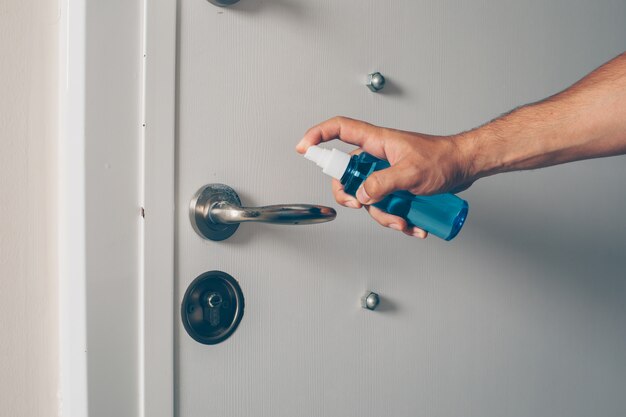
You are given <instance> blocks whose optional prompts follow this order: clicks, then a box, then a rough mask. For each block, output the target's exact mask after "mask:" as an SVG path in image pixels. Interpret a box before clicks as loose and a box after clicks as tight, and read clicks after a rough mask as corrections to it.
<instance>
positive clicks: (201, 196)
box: [189, 184, 337, 240]
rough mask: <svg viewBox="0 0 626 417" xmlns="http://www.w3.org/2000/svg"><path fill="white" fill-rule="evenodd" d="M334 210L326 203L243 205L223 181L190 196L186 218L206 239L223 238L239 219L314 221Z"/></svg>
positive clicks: (324, 218) (323, 219)
mask: <svg viewBox="0 0 626 417" xmlns="http://www.w3.org/2000/svg"><path fill="white" fill-rule="evenodd" d="M336 216H337V212H336V211H335V210H334V209H332V208H330V207H326V206H318V205H311V204H284V205H274V206H264V207H243V206H242V204H241V200H240V199H239V196H238V195H237V193H236V192H235V190H233V189H232V188H231V187H229V186H227V185H224V184H209V185H206V186H204V187H202V188H201V189H200V190H198V192H197V193H196V194H195V195H194V196H193V198H192V199H191V203H190V205H189V218H190V220H191V225H192V226H193V228H194V230H195V231H196V232H197V233H198V234H199V235H200V236H201V237H203V238H205V239H209V240H224V239H227V238H229V237H230V236H232V235H233V233H235V231H236V230H237V228H238V227H239V224H240V223H244V222H263V223H274V224H316V223H324V222H329V221H331V220H334V219H335V217H336Z"/></svg>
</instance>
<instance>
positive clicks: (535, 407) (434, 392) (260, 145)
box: [175, 0, 626, 417]
mask: <svg viewBox="0 0 626 417" xmlns="http://www.w3.org/2000/svg"><path fill="white" fill-rule="evenodd" d="M625 18H626V3H624V2H623V1H609V0H606V1H597V0H593V1H592V0H586V1H585V0H577V1H572V0H556V1H551V2H545V1H539V0H528V1H501V0H485V1H481V2H452V1H427V0H398V1H393V2H387V1H376V0H343V1H329V0H241V1H240V2H239V3H238V4H236V5H234V6H230V7H224V8H220V7H216V6H215V5H213V4H211V3H209V2H207V1H205V0H182V1H179V21H178V25H179V27H178V61H177V71H178V85H177V100H178V118H177V156H176V158H177V159H176V161H177V162H176V164H177V168H176V170H177V183H176V195H177V223H176V291H177V294H176V300H177V304H178V305H180V304H181V303H182V302H183V301H182V300H183V296H184V295H185V293H186V291H187V289H188V288H189V286H190V284H191V283H192V282H193V281H194V279H196V277H198V276H200V275H201V274H203V273H205V272H207V271H222V272H224V273H226V274H228V275H230V276H232V277H233V278H234V279H235V280H236V282H237V283H238V284H239V286H240V287H241V292H242V295H243V298H244V299H245V309H244V314H243V317H242V319H241V322H240V323H239V326H238V327H237V329H236V330H235V331H234V332H233V333H232V334H231V335H230V337H228V338H227V339H226V340H224V341H222V342H221V343H217V344H212V345H207V344H202V343H198V342H197V341H196V340H194V339H193V338H192V337H190V335H189V334H188V332H187V330H186V328H185V327H184V326H183V325H182V322H181V316H180V315H178V312H177V316H176V317H177V318H176V347H175V350H176V355H175V358H176V359H175V363H176V392H175V397H176V408H177V414H178V415H179V416H181V417H197V416H224V417H235V416H259V417H270V416H271V417H277V416H281V417H288V416H289V417H292V416H328V417H331V416H372V417H373V416H462V415H479V416H503V415H507V416H530V415H550V416H570V417H571V416H589V415H604V416H609V415H620V414H622V413H623V410H624V409H626V330H625V329H626V326H625V323H626V278H625V276H626V273H625V272H624V271H625V270H626V258H625V257H624V252H625V250H626V226H625V224H624V222H623V213H624V212H626V198H624V194H623V189H624V185H623V184H624V182H625V181H626V164H624V159H623V158H613V159H608V160H602V161H587V162H580V163H576V164H572V165H569V166H562V167H556V168H550V169H546V170H542V171H537V172H527V173H519V174H507V175H501V176H499V177H495V178H489V179H485V180H481V181H479V182H478V183H477V184H475V185H474V186H473V187H472V188H471V189H470V190H468V191H467V192H465V193H463V195H462V197H463V198H465V199H467V200H468V201H469V204H470V212H469V217H468V221H467V223H466V226H465V227H464V230H463V231H462V232H461V233H460V235H459V236H458V238H457V239H455V240H454V241H452V242H444V241H442V240H439V239H437V238H435V237H431V238H429V239H427V240H426V241H421V240H418V239H413V238H408V237H406V236H404V235H402V234H400V233H397V232H393V231H391V230H387V229H383V228H382V227H380V226H378V225H377V224H376V223H374V222H373V221H372V220H371V219H369V218H368V215H367V213H366V212H365V211H364V210H352V209H348V208H343V207H339V206H337V204H336V203H335V202H334V200H333V198H332V195H331V191H330V181H329V179H328V177H326V176H324V175H323V174H322V173H321V172H320V171H319V169H318V168H317V167H316V166H315V165H314V164H311V163H310V162H308V161H305V160H304V159H303V158H302V157H301V156H299V155H298V154H296V153H295V151H294V146H295V144H296V143H297V142H298V140H299V139H300V138H301V137H302V135H303V133H304V132H305V130H306V129H307V128H308V127H310V126H312V125H313V124H316V123H318V122H320V121H322V120H325V119H327V118H329V117H332V116H334V115H345V116H349V117H354V118H358V119H363V120H367V121H369V122H371V123H375V124H380V125H385V126H390V127H395V128H399V129H405V130H414V131H421V132H425V133H433V134H446V133H455V132H459V131H462V130H465V129H469V128H472V127H474V126H476V125H478V124H481V123H483V122H486V121H488V120H489V119H491V118H493V117H495V116H497V115H499V114H501V113H502V112H505V111H507V110H510V109H511V108H513V107H515V106H517V105H520V104H523V103H527V102H531V101H534V100H538V99H541V98H543V97H545V96H547V95H550V94H553V93H555V92H557V91H559V90H560V89H563V88H565V87H567V86H568V85H569V84H571V83H572V82H574V81H576V80H577V79H578V78H580V77H582V76H583V75H584V74H585V73H587V72H588V71H590V70H592V69H593V68H594V67H596V66H598V65H599V64H601V63H602V62H604V61H606V60H608V59H609V58H611V57H612V56H614V55H616V54H617V53H619V52H621V51H622V50H623V48H624V42H623V39H625V38H626V25H624V20H625ZM374 71H379V72H381V73H382V74H383V75H384V76H385V77H386V79H387V84H386V86H385V87H384V89H383V90H381V91H380V92H378V93H374V92H372V91H370V90H369V89H368V88H367V87H366V86H365V78H366V76H367V74H369V73H372V72H374ZM332 146H337V147H339V148H341V149H344V150H347V149H350V148H349V147H347V146H343V145H342V144H339V143H333V144H332ZM214 183H219V184H226V185H228V186H230V187H232V188H233V189H234V190H235V191H236V192H237V193H238V195H239V197H240V199H241V201H242V203H243V204H244V205H246V206H262V205H268V204H281V203H306V204H320V205H324V206H330V207H334V208H335V209H336V210H337V213H338V214H337V218H336V220H334V221H332V222H327V223H321V224H316V225H306V226H305V225H298V226H293V225H291V226H288V225H270V224H259V223H246V224H242V225H241V226H240V227H239V229H238V230H237V231H236V232H235V233H234V235H232V236H231V237H229V238H228V239H225V240H222V241H210V240H205V239H202V238H201V237H200V236H199V235H198V234H197V233H196V231H195V230H194V228H193V227H192V225H191V223H190V219H189V214H188V211H189V209H188V207H189V202H190V200H191V198H192V196H193V195H194V193H196V191H197V190H198V189H200V188H201V187H202V186H204V185H206V184H214ZM369 291H373V292H375V293H377V294H379V296H380V300H381V302H380V305H379V306H378V308H377V309H376V310H373V311H372V310H367V309H364V308H362V306H361V297H362V296H363V295H364V294H366V293H367V292H369ZM183 310H184V306H183ZM207 320H210V317H209V318H208V319H207Z"/></svg>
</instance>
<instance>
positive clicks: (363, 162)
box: [304, 146, 469, 240]
mask: <svg viewBox="0 0 626 417" xmlns="http://www.w3.org/2000/svg"><path fill="white" fill-rule="evenodd" d="M304 157H305V158H306V159H308V160H311V161H313V162H315V163H316V164H317V165H318V166H319V167H321V168H322V172H323V173H325V174H327V175H330V176H331V177H333V178H336V179H338V180H339V181H341V184H342V185H343V187H344V191H345V192H346V193H348V194H350V195H353V196H354V195H356V191H357V189H358V188H359V186H360V185H361V184H362V183H363V181H365V179H366V178H367V177H368V176H369V175H370V174H371V173H372V172H374V171H379V170H381V169H385V168H388V167H389V166H390V165H389V162H387V161H384V160H382V159H378V158H376V157H374V156H372V155H370V154H368V153H365V152H363V153H360V154H358V155H352V156H350V155H348V154H347V153H345V152H341V151H339V150H337V149H332V150H329V149H324V148H321V147H319V146H311V147H309V149H308V150H307V151H306V154H305V155H304ZM373 205H374V206H375V207H377V208H379V209H381V210H383V211H385V212H387V213H389V214H393V215H395V216H399V217H402V218H404V219H405V220H406V221H407V222H408V223H409V225H411V226H417V227H419V228H420V229H423V230H426V231H427V232H429V233H430V234H433V235H435V236H438V237H440V238H441V239H444V240H452V239H453V238H454V237H455V236H456V235H457V234H458V233H459V231H460V230H461V228H462V227H463V223H465V218H466V217H467V211H468V209H469V206H468V204H467V201H465V200H463V199H461V198H459V197H457V196H456V195H454V194H449V193H447V194H435V195H429V196H416V195H413V194H411V193H409V192H408V191H396V192H394V193H392V194H390V195H388V196H386V197H385V198H384V199H382V200H381V201H379V202H378V203H375V204H373Z"/></svg>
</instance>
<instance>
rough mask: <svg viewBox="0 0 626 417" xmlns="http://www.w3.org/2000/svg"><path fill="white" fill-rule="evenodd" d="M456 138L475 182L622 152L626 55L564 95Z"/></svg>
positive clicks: (625, 145)
mask: <svg viewBox="0 0 626 417" xmlns="http://www.w3.org/2000/svg"><path fill="white" fill-rule="evenodd" d="M459 139H460V141H459V143H460V144H461V148H462V149H463V152H464V153H465V154H466V155H467V159H468V161H469V162H468V168H467V169H468V171H469V175H470V176H471V177H473V178H475V179H477V178H481V177H485V176H488V175H492V174H496V173H499V172H506V171H514V170H524V169H534V168H540V167H545V166H549V165H556V164H561V163H565V162H570V161H576V160H581V159H589V158H598V157H603V156H610V155H619V154H624V153H626V53H625V54H622V55H620V56H619V57H617V58H615V59H613V60H612V61H610V62H608V63H607V64H605V65H603V66H602V67H600V68H598V69H597V70H595V71H594V72H592V73H591V74H589V75H588V76H586V77H585V78H583V79H582V80H580V81H579V82H577V83H576V84H574V85H573V86H571V87H570V88H568V89H567V90H565V91H563V92H562V93H559V94H557V95H555V96H553V97H550V98H549V99H546V100H544V101H541V102H539V103H535V104H531V105H528V106H524V107H521V108H519V109H516V110H514V111H513V112H511V113H509V114H507V115H505V116H502V117H500V118H498V119H496V120H494V121H492V122H490V123H488V124H486V125H484V126H481V127H479V128H477V129H474V130H472V131H469V132H466V133H463V134H461V135H460V138H459Z"/></svg>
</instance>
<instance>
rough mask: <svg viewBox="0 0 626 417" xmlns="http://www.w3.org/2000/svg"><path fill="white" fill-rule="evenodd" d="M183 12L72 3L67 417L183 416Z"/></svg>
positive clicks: (115, 2) (65, 245)
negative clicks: (179, 105)
mask: <svg viewBox="0 0 626 417" xmlns="http://www.w3.org/2000/svg"><path fill="white" fill-rule="evenodd" d="M176 4H177V2H176V0H141V1H138V2H128V1H127V0H110V1H106V2H88V1H87V0H63V1H62V2H61V4H60V24H59V58H60V59H59V65H60V68H59V147H58V155H57V157H58V164H59V171H58V187H59V188H58V193H59V194H58V196H59V197H58V199H59V207H58V213H59V214H58V225H59V240H58V259H59V264H58V265H59V266H58V274H59V281H60V283H59V305H60V309H59V339H60V406H59V407H60V412H59V414H60V415H61V416H70V417H79V416H105V415H106V416H108V415H117V416H150V417H161V416H163V417H165V416H168V417H171V416H172V415H173V412H174V400H173V386H174V344H173V341H174V333H173V324H174V315H175V311H174V308H173V306H174V292H173V290H174V286H173V282H174V280H173V274H174V251H173V248H174V178H175V171H174V161H175V146H174V144H175V138H174V136H175V87H176V79H175V76H176V70H175V69H176V8H177V6H176Z"/></svg>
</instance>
